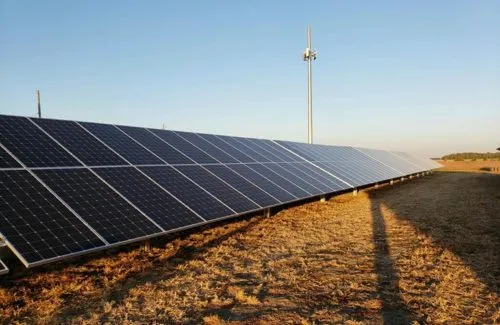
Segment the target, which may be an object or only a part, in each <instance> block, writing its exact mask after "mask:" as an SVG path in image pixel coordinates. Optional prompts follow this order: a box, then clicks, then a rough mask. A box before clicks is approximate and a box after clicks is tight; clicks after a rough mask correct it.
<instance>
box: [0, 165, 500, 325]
mask: <svg viewBox="0 0 500 325" xmlns="http://www.w3.org/2000/svg"><path fill="white" fill-rule="evenodd" d="M499 247H500V176H499V175H493V174H479V173H468V174H467V173H435V174H434V175H431V176H426V177H424V178H419V179H414V180H411V181H408V182H404V183H401V184H395V185H394V186H385V187H383V188H379V189H376V190H371V191H367V192H362V193H360V194H359V195H358V196H357V197H352V195H344V196H339V197H335V198H332V199H331V200H329V201H327V202H326V203H320V202H312V203H308V204H304V205H300V206H296V207H292V208H289V209H287V210H283V211H280V212H278V213H277V214H276V215H274V216H272V217H271V218H264V217H253V218H250V219H247V220H241V221H236V222H232V223H227V224H224V225H219V226H216V227H212V228H209V229H205V230H203V231H199V232H195V233H191V234H186V235H184V236H182V237H180V238H177V239H173V240H169V241H166V240H163V241H158V242H156V243H154V245H153V247H152V248H151V249H150V251H148V252H145V251H144V250H141V249H139V248H135V249H133V248H129V249H128V250H126V251H122V252H119V253H113V254H109V256H105V255H101V256H97V257H94V258H91V259H90V258H86V259H83V260H80V261H76V262H71V263H65V264H60V265H57V266H47V267H45V268H42V269H38V270H33V271H29V272H27V273H26V274H21V275H9V276H7V277H6V278H3V279H2V278H0V322H1V323H30V324H31V323H76V324H86V323H91V324H96V323H106V322H108V323H149V324H150V323H189V324H191V323H206V324H224V323H228V324H268V323H270V324H320V323H321V324H322V323H325V324H330V323H346V324H365V323H368V324H381V323H384V324H405V323H415V324H418V323H432V324H441V323H445V324H488V323H489V324H492V323H499V322H500V308H499V306H500V297H499V292H500V291H499V289H500V250H499Z"/></svg>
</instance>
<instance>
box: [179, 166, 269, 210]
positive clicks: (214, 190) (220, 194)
mask: <svg viewBox="0 0 500 325" xmlns="http://www.w3.org/2000/svg"><path fill="white" fill-rule="evenodd" d="M176 169H177V170H179V171H180V172H181V173H182V174H184V175H186V176H187V177H189V178H190V179H192V180H194V181H196V184H198V185H200V186H201V187H203V188H204V189H205V190H206V191H208V192H210V193H211V194H212V195H213V196H215V197H216V198H217V199H219V200H220V201H221V202H223V203H224V204H226V205H227V206H228V207H230V208H231V209H233V210H234V211H236V212H238V213H242V212H247V211H252V210H256V209H258V208H260V206H259V205H257V204H256V203H255V202H252V201H250V200H249V199H248V198H247V197H245V196H244V195H243V194H241V193H240V192H238V191H237V190H235V189H233V188H232V187H230V186H229V185H227V184H226V183H224V182H223V181H222V180H220V179H219V178H217V176H214V175H213V174H212V173H210V172H209V171H207V170H206V169H204V168H203V167H201V166H178V167H176Z"/></svg>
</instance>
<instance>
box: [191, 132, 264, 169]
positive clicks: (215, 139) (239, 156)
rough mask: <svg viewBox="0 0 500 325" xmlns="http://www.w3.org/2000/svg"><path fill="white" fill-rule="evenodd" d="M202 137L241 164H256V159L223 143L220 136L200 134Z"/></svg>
mask: <svg viewBox="0 0 500 325" xmlns="http://www.w3.org/2000/svg"><path fill="white" fill-rule="evenodd" d="M199 136H200V137H202V138H203V139H205V140H207V141H208V142H210V143H211V144H213V145H215V146H216V147H218V148H219V149H221V150H223V151H224V152H226V153H228V154H229V155H231V157H233V158H235V159H236V160H238V161H239V162H241V163H249V162H255V159H253V158H252V157H250V156H248V155H246V154H244V153H243V152H241V151H240V150H238V149H237V148H235V147H233V146H231V145H230V144H228V143H227V142H225V141H223V140H222V139H221V138H220V137H219V136H217V135H213V134H201V133H200V134H199Z"/></svg>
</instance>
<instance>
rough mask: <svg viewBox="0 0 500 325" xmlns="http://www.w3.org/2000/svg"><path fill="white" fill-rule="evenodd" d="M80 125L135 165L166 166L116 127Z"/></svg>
mask: <svg viewBox="0 0 500 325" xmlns="http://www.w3.org/2000/svg"><path fill="white" fill-rule="evenodd" d="M80 124H81V125H82V126H83V127H84V128H86V129H87V130H89V131H90V132H91V133H92V134H94V135H95V136H97V137H98V138H99V139H100V140H101V141H103V142H104V143H106V144H107V145H108V146H109V147H110V148H112V149H113V150H114V151H116V152H117V153H118V154H119V155H121V156H122V157H123V158H125V159H126V160H127V161H128V162H129V163H131V164H133V165H154V164H165V163H164V162H163V161H162V160H160V159H159V158H158V157H156V156H155V155H154V154H152V153H151V152H149V151H148V150H147V149H144V147H143V146H141V145H140V144H138V143H137V142H135V141H134V140H132V139H131V138H130V137H129V136H127V135H126V134H125V133H123V132H122V131H120V130H119V129H118V128H116V127H115V126H114V125H106V124H98V123H80Z"/></svg>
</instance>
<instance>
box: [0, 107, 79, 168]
mask: <svg viewBox="0 0 500 325" xmlns="http://www.w3.org/2000/svg"><path fill="white" fill-rule="evenodd" d="M0 143H1V144H2V145H4V146H5V147H6V148H7V149H8V150H9V151H10V152H11V153H12V154H13V155H14V156H16V157H17V158H18V159H19V160H21V162H22V163H23V164H24V165H26V166H28V167H59V166H81V164H80V163H79V162H78V161H77V160H76V159H75V158H73V157H72V156H71V155H70V154H69V153H68V152H67V151H66V150H64V148H62V147H61V146H60V145H58V144H57V143H56V142H54V141H53V140H52V139H50V138H49V137H48V136H47V135H46V134H45V133H43V131H41V130H40V129H39V128H38V127H37V126H36V125H34V124H33V123H31V122H30V120H29V119H28V118H26V117H18V116H1V118H0Z"/></svg>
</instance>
